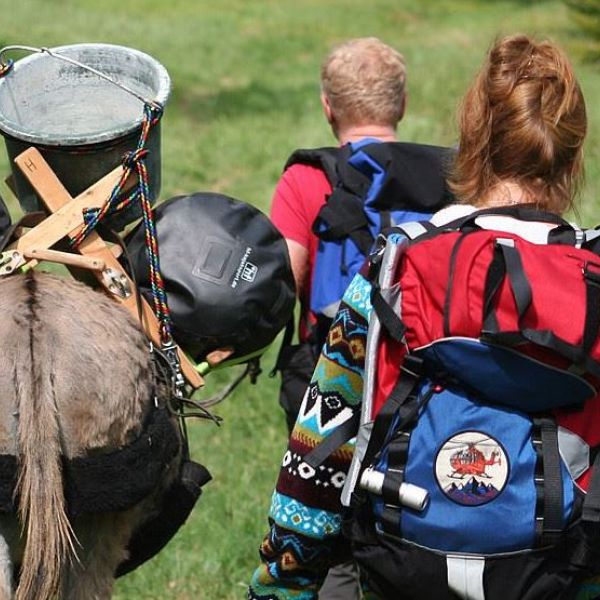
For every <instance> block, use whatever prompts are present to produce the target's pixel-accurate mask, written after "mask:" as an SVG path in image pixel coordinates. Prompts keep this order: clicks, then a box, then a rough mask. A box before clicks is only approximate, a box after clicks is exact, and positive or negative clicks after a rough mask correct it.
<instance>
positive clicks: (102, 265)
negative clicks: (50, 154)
mask: <svg viewBox="0 0 600 600" xmlns="http://www.w3.org/2000/svg"><path fill="white" fill-rule="evenodd" d="M15 163H16V164H17V166H18V167H19V169H20V170H21V171H22V172H23V174H24V175H25V177H26V178H27V180H28V181H29V183H30V184H31V186H32V187H33V189H34V190H35V192H36V193H37V195H38V197H39V198H40V200H41V201H42V202H43V203H44V205H45V206H46V208H47V209H48V211H49V212H50V215H49V216H48V217H47V218H46V219H44V220H43V221H42V222H41V223H40V224H39V225H37V226H36V227H33V228H32V229H30V230H28V231H27V232H25V233H24V234H23V235H22V236H21V237H19V238H18V239H17V240H16V241H15V242H14V243H13V244H11V245H10V246H9V247H8V248H6V250H5V252H9V253H10V251H15V253H16V256H19V257H22V259H23V260H21V261H20V264H19V266H24V265H28V266H30V267H32V266H35V265H36V264H37V263H38V262H39V260H52V261H55V262H61V263H63V264H65V265H67V266H71V267H83V268H86V269H89V270H90V271H91V272H92V273H93V274H94V275H95V277H96V279H97V280H98V282H99V283H100V284H101V285H102V286H103V288H104V289H105V290H106V291H107V293H108V294H109V295H110V296H111V297H113V298H114V299H115V300H116V301H118V302H120V303H121V304H122V305H123V306H124V307H125V308H126V309H127V310H128V311H129V312H130V313H131V314H132V315H133V316H134V317H135V318H136V319H137V318H138V316H139V315H138V299H137V289H136V286H135V284H134V283H133V282H132V281H131V279H130V277H129V275H128V274H127V273H126V272H125V270H124V269H123V267H122V266H121V264H120V263H119V261H118V260H117V259H116V257H115V254H114V253H113V251H112V250H111V248H110V246H108V245H107V243H106V242H105V241H104V240H103V239H102V238H101V237H100V235H99V234H98V233H97V232H95V231H92V232H91V233H90V234H89V235H88V236H87V237H86V238H85V240H83V242H82V243H81V244H80V245H79V247H78V248H77V252H78V253H79V254H80V255H81V256H79V255H77V254H74V253H69V252H60V251H56V250H50V248H51V247H52V246H53V245H54V244H56V243H57V242H58V241H59V240H61V239H63V238H65V237H66V238H70V239H72V238H73V237H75V235H77V233H78V232H79V231H80V230H81V229H82V227H83V226H84V221H83V211H84V210H85V209H86V208H100V207H101V206H102V205H103V204H104V203H105V202H106V199H107V198H108V197H109V196H110V193H111V192H112V190H113V189H114V187H115V185H116V184H117V183H118V181H119V179H120V178H121V175H122V173H123V167H121V166H119V167H117V168H116V169H114V170H113V171H111V172H110V173H108V174H107V175H105V176H104V177H103V178H102V179H100V180H98V181H97V182H96V183H94V184H93V185H92V186H90V187H89V188H88V189H87V190H85V191H84V192H82V193H81V194H79V195H78V196H77V197H76V198H73V197H71V195H70V194H69V192H68V191H67V189H66V188H65V187H64V186H63V184H62V182H61V181H60V179H59V178H58V177H57V176H56V174H55V173H54V171H52V169H51V168H50V166H49V165H48V163H47V162H46V161H45V160H44V158H43V157H42V155H41V154H40V152H39V151H38V150H37V149H36V148H28V149H27V150H25V151H24V152H22V153H21V154H19V156H17V157H16V158H15ZM135 176H136V175H132V177H135ZM23 261H24V262H23ZM139 301H140V302H139V304H140V305H141V309H142V321H143V322H142V327H143V329H144V331H145V332H146V334H147V335H148V337H149V339H150V340H151V341H152V343H154V344H155V345H156V346H157V347H158V348H160V345H161V339H160V333H159V323H158V319H157V318H156V315H155V314H154V311H153V310H152V308H151V307H150V305H149V304H148V302H146V300H145V298H144V297H142V296H140V298H139ZM177 352H178V356H179V360H180V363H181V371H182V374H183V376H184V377H185V379H186V380H187V381H188V383H189V384H190V385H191V386H192V387H193V388H199V387H201V386H202V385H203V384H204V381H203V379H202V377H201V376H200V374H199V373H198V372H197V371H196V369H195V368H194V365H193V364H192V362H191V361H190V360H189V358H188V357H187V356H186V354H185V353H184V352H183V351H182V350H181V348H177Z"/></svg>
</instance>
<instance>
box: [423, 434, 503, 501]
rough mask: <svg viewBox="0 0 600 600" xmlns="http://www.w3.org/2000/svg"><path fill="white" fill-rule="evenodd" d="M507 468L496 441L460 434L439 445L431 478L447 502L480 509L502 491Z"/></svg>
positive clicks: (482, 435) (501, 450)
mask: <svg viewBox="0 0 600 600" xmlns="http://www.w3.org/2000/svg"><path fill="white" fill-rule="evenodd" d="M509 468H510V465H509V463H508V458H507V456H506V452H505V450H504V448H503V447H502V445H501V444H500V442H499V441H498V440H496V439H494V438H493V437H491V436H489V435H487V434H486V433H484V432H482V431H462V432H460V433H457V434H455V435H453V436H452V437H450V438H448V439H447V440H446V441H445V442H444V443H443V444H442V446H441V448H440V449H439V451H438V453H437V456H436V459H435V466H434V474H435V478H436V480H437V482H438V485H439V486H440V488H441V490H442V492H444V494H445V495H446V496H448V498H450V500H452V501H453V502H456V503H457V504H462V505H463V506H480V505H481V504H485V503H486V502H490V501H491V500H493V499H494V498H496V497H497V496H498V494H500V492H501V491H502V490H503V489H504V486H505V485H506V482H507V480H508V473H509Z"/></svg>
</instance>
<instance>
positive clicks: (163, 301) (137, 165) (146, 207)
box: [71, 104, 172, 345]
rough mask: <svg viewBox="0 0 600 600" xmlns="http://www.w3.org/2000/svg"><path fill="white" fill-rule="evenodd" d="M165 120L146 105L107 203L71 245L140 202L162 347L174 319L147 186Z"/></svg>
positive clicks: (87, 220) (156, 109) (93, 211)
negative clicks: (130, 184) (151, 142)
mask: <svg viewBox="0 0 600 600" xmlns="http://www.w3.org/2000/svg"><path fill="white" fill-rule="evenodd" d="M161 117H162V107H160V106H159V105H151V104H146V105H144V117H143V119H142V127H141V132H140V137H139V139H138V143H137V146H136V148H135V150H132V151H131V152H128V153H127V154H126V155H125V156H124V158H123V173H122V175H121V177H120V179H119V181H118V183H117V185H116V186H115V187H114V189H113V190H112V192H111V194H110V197H109V198H108V200H107V201H106V202H105V203H104V204H103V205H102V207H101V208H100V209H89V210H87V211H86V212H85V214H84V222H85V225H84V227H83V228H82V229H81V231H80V232H79V233H78V234H77V235H76V236H75V237H74V238H73V240H72V241H71V245H72V246H73V247H74V248H77V247H78V246H79V245H80V244H81V242H83V240H84V239H85V238H86V237H87V236H88V235H89V233H90V232H91V231H93V230H94V229H95V228H96V226H97V225H98V224H99V223H100V222H101V221H102V220H103V219H104V217H105V216H106V215H107V214H112V213H114V212H118V211H119V210H122V209H123V208H125V207H126V206H128V205H129V204H131V203H132V202H135V201H139V202H140V205H141V209H142V217H143V223H144V233H145V241H146V254H147V257H148V265H149V271H150V287H151V291H152V299H153V303H154V312H155V314H156V317H157V319H158V321H159V324H160V335H161V341H162V343H163V345H169V344H170V343H171V342H172V336H171V316H170V312H169V306H168V303H167V294H166V291H165V284H164V280H163V278H162V275H161V270H160V256H159V251H158V237H157V233H156V224H155V222H154V211H153V209H152V204H151V200H150V191H149V187H148V170H147V168H146V160H145V158H146V155H147V154H148V150H147V149H146V141H147V139H148V135H149V133H150V130H151V129H152V127H154V126H155V125H156V124H157V123H158V122H159V121H160V118H161ZM134 170H135V171H137V174H138V185H137V187H136V189H134V190H133V191H132V192H131V193H130V194H129V196H127V197H126V198H125V199H124V200H120V201H119V200H118V199H119V196H120V195H121V193H122V191H123V187H124V186H125V182H126V181H127V179H128V178H129V176H130V175H131V173H132V172H133V171H134Z"/></svg>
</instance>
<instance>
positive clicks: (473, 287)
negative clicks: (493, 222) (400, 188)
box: [343, 206, 600, 600]
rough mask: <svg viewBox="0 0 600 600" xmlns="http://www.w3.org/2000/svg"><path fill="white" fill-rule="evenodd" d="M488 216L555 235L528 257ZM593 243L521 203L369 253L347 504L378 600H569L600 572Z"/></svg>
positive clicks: (599, 263) (599, 351) (597, 267)
mask: <svg viewBox="0 0 600 600" xmlns="http://www.w3.org/2000/svg"><path fill="white" fill-rule="evenodd" d="M490 215H497V216H502V217H508V218H512V219H516V220H517V221H519V222H521V223H520V227H522V226H523V223H522V221H535V222H548V223H551V224H553V225H555V227H554V228H553V229H550V227H548V236H547V239H545V240H543V243H532V242H531V241H527V240H526V239H524V238H523V237H520V236H519V235H516V234H514V233H508V232H505V231H494V230H487V229H483V228H481V227H480V226H479V225H478V223H480V222H482V219H481V217H484V216H490ZM538 227H539V224H538ZM508 229H509V230H510V229H511V227H508ZM415 234H419V235H416V237H415ZM599 234H600V232H598V231H595V230H591V231H581V230H578V229H576V228H574V227H573V226H571V225H569V224H568V223H567V222H565V221H563V220H562V219H559V218H557V217H556V216H554V215H549V214H546V213H540V212H539V211H536V210H534V209H531V208H527V207H524V206H521V207H511V208H507V209H496V210H486V211H479V212H477V213H474V214H472V215H470V216H469V217H467V218H465V219H462V220H460V221H458V222H454V223H452V224H451V225H447V226H443V227H438V228H432V226H431V225H430V224H411V225H410V226H406V227H403V228H399V229H396V230H392V232H391V233H390V234H388V235H387V242H386V243H385V244H384V245H381V246H380V248H379V249H378V251H376V252H375V253H374V254H373V255H372V259H371V275H372V283H373V293H372V303H373V309H374V310H373V314H372V317H371V320H370V323H369V336H368V345H367V361H366V366H365V387H364V396H363V412H362V415H361V432H360V434H359V436H358V437H357V448H356V452H355V459H354V462H353V464H352V466H351V469H350V473H349V476H348V480H347V484H346V488H345V490H344V498H343V499H344V500H345V501H346V503H348V504H350V505H351V506H352V507H353V517H352V518H351V519H350V520H349V525H348V526H347V533H348V534H349V536H350V537H351V538H352V539H353V543H354V549H355V552H354V554H355V557H356V559H357V560H358V561H359V563H360V564H361V567H362V569H363V571H364V572H365V573H366V574H367V576H368V579H369V581H370V584H371V587H372V588H373V589H374V591H375V592H376V593H378V594H379V595H381V596H382V597H383V598H404V597H407V598H421V597H422V598H440V599H441V598H444V599H446V598H454V597H456V596H457V595H458V597H464V598H473V599H475V598H477V599H478V598H488V599H494V598H502V600H512V599H514V600H522V599H534V598H568V597H571V594H572V593H573V589H574V586H576V584H577V583H578V582H579V581H581V580H582V579H583V578H584V577H586V576H589V575H590V574H593V573H597V572H599V571H600V561H599V558H600V477H592V474H593V472H594V471H595V469H593V468H591V466H592V464H594V465H595V464H600V459H598V460H596V462H594V458H595V456H597V450H598V448H600V396H599V395H598V394H599V391H600V343H599V328H600V256H599V253H600V237H599ZM538 241H540V240H538ZM507 582H509V584H507Z"/></svg>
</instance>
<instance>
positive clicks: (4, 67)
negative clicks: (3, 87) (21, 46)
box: [0, 58, 15, 77]
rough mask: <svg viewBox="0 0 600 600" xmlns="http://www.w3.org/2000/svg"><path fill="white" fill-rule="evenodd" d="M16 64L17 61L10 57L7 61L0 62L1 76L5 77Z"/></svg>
mask: <svg viewBox="0 0 600 600" xmlns="http://www.w3.org/2000/svg"><path fill="white" fill-rule="evenodd" d="M14 64H15V61H14V60H13V59H12V58H9V59H8V60H7V61H6V63H0V77H4V76H5V75H6V74H7V73H8V72H9V71H10V70H11V69H12V68H13V65H14Z"/></svg>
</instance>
